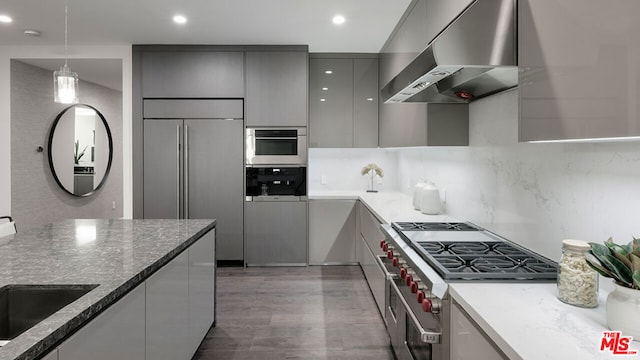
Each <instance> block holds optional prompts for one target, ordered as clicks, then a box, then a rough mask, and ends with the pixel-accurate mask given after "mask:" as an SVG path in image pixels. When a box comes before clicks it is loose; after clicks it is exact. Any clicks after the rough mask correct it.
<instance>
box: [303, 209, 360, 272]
mask: <svg viewBox="0 0 640 360" xmlns="http://www.w3.org/2000/svg"><path fill="white" fill-rule="evenodd" d="M355 205H356V201H355V200H309V264H310V265H332V264H353V263H355V262H357V259H356V254H355V239H356V207H355Z"/></svg>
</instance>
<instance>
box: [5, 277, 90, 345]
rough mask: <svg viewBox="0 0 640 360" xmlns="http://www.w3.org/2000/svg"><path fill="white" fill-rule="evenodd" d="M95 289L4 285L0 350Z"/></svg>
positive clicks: (67, 286)
mask: <svg viewBox="0 0 640 360" xmlns="http://www.w3.org/2000/svg"><path fill="white" fill-rule="evenodd" d="M97 286H98V285H7V286H4V287H2V288H0V346H2V345H4V344H6V343H7V342H8V341H9V340H11V339H14V338H15V337H16V336H18V335H20V334H22V333H23V332H25V331H27V330H29V328H31V327H32V326H34V325H36V324H37V323H39V322H40V321H42V320H44V319H46V318H47V317H49V316H51V315H52V314H53V313H55V312H57V311H58V310H60V309H62V308H63V307H65V306H67V305H69V304H71V303H72V302H74V301H75V300H77V299H79V298H80V297H81V296H82V295H84V294H86V293H88V292H89V291H91V290H93V289H95V288H96V287H97Z"/></svg>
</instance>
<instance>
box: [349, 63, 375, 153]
mask: <svg viewBox="0 0 640 360" xmlns="http://www.w3.org/2000/svg"><path fill="white" fill-rule="evenodd" d="M353 147H359V148H374V147H378V59H353Z"/></svg>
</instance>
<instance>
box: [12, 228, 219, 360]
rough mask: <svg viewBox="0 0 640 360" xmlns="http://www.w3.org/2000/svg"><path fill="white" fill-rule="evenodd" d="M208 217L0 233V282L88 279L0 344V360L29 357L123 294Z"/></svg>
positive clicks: (198, 233) (187, 241) (186, 242)
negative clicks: (72, 296)
mask: <svg viewBox="0 0 640 360" xmlns="http://www.w3.org/2000/svg"><path fill="white" fill-rule="evenodd" d="M215 224H216V222H215V220H110V219H74V220H64V221H60V222H57V223H54V224H49V225H45V226H42V227H40V228H36V229H31V230H28V231H24V232H20V233H18V234H15V235H9V236H6V237H1V238H0V287H2V286H5V285H13V284H56V285H59V284H64V285H67V284H94V285H98V287H96V288H95V289H93V290H91V291H90V292H88V293H87V294H85V295H84V296H83V297H81V298H79V299H78V300H76V301H75V302H73V303H71V304H70V305H68V306H66V307H64V308H63V309H62V310H60V311H58V312H56V313H55V314H53V315H51V316H50V317H48V318H47V319H45V320H44V321H42V322H40V323H38V324H37V325H35V326H34V327H32V328H31V329H29V330H27V331H26V332H24V333H23V334H21V335H20V336H18V337H16V338H15V339H13V340H12V341H10V342H9V343H8V344H7V345H5V346H3V347H1V348H0V360H9V359H35V358H38V357H39V356H41V355H42V354H44V353H46V352H47V351H48V350H49V349H50V348H51V347H52V346H57V345H58V344H59V343H60V341H61V340H63V339H64V338H65V337H67V336H68V335H69V334H71V333H73V332H74V331H75V330H77V329H78V328H79V327H80V326H82V325H83V324H84V323H85V322H86V321H87V320H89V319H91V318H93V317H94V316H96V315H97V314H98V313H100V312H101V311H102V310H103V309H104V308H106V307H108V306H109V305H110V304H112V303H113V302H114V301H116V300H118V299H119V298H121V297H122V296H124V295H125V294H126V293H127V292H129V291H130V290H132V289H133V288H134V287H136V286H137V285H138V284H140V283H141V282H142V281H144V280H145V279H146V278H147V277H149V275H151V274H152V273H153V272H155V271H156V270H158V269H159V268H161V267H162V266H163V265H165V264H166V263H167V262H169V260H171V259H172V258H174V257H175V256H177V255H178V254H179V253H181V252H182V251H183V250H185V249H186V248H187V247H189V246H190V245H191V244H193V243H194V242H195V241H196V240H197V239H199V238H200V237H202V235H204V234H205V233H206V232H208V231H209V230H211V229H212V228H214V227H215Z"/></svg>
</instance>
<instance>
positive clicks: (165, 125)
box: [143, 119, 244, 260]
mask: <svg viewBox="0 0 640 360" xmlns="http://www.w3.org/2000/svg"><path fill="white" fill-rule="evenodd" d="M243 128H244V126H243V121H242V120H220V119H187V120H165V119H162V120H159V119H145V120H144V173H143V176H144V218H146V219H177V218H189V219H217V220H218V223H217V231H218V248H217V250H218V252H217V259H218V260H242V258H243V225H242V214H243V203H244V185H243V184H244V182H243V179H244V152H243V151H244V150H243V149H244V147H243V139H244V133H243V132H244V130H243ZM181 147H183V148H186V153H185V151H183V150H185V149H181ZM185 200H186V201H185Z"/></svg>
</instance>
